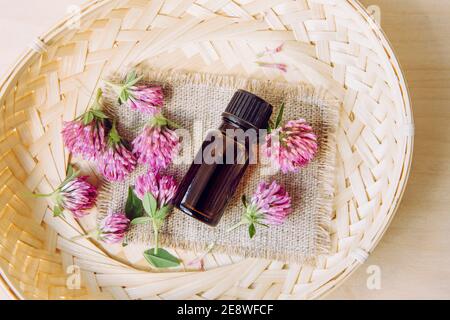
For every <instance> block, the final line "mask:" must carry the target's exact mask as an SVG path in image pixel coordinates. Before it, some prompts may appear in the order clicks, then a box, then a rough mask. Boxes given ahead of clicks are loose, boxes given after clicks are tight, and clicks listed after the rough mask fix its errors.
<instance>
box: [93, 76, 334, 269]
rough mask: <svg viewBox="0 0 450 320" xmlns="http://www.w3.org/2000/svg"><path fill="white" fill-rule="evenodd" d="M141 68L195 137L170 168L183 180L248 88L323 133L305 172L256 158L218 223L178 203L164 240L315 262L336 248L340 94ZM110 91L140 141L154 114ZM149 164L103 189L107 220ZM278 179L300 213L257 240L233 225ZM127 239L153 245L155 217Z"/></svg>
mask: <svg viewBox="0 0 450 320" xmlns="http://www.w3.org/2000/svg"><path fill="white" fill-rule="evenodd" d="M140 73H141V74H142V75H143V76H144V80H146V82H148V83H149V84H150V85H160V86H162V87H163V90H164V96H165V103H164V114H165V115H166V116H167V117H169V118H170V119H171V120H173V121H175V122H176V123H177V124H178V125H180V126H181V128H183V129H185V130H188V131H189V133H190V137H189V139H185V141H184V143H183V149H184V152H182V153H183V154H184V157H182V159H181V157H180V158H179V159H178V161H175V163H174V164H172V165H171V166H170V167H169V168H168V170H165V171H164V173H165V174H171V175H173V176H174V177H175V178H176V179H177V181H181V179H182V178H183V176H184V174H185V173H186V172H187V170H188V169H189V166H190V165H191V163H192V161H193V160H194V156H195V154H196V153H197V151H198V150H196V149H198V146H199V145H201V143H202V141H203V139H204V137H205V135H206V133H207V132H208V131H209V130H213V129H216V128H217V127H218V126H219V124H220V122H221V114H222V112H223V111H224V109H225V107H226V106H227V104H228V103H229V101H230V100H231V98H232V96H233V94H234V93H235V92H236V90H238V89H245V90H248V91H250V92H252V93H254V94H257V95H258V96H260V97H262V98H263V99H264V100H266V101H268V102H269V103H270V104H271V105H273V106H277V107H275V110H274V114H277V112H278V107H279V106H280V105H281V103H283V102H284V103H285V110H284V118H285V119H300V118H304V119H307V120H308V122H309V123H310V124H311V125H312V126H313V128H314V132H315V133H316V134H317V135H318V144H319V146H320V148H319V152H318V154H317V156H316V159H315V161H313V162H312V163H311V164H310V165H308V166H307V167H306V168H303V169H302V170H301V171H300V172H298V173H291V174H282V173H281V172H280V173H276V172H272V173H268V172H267V171H268V169H269V166H270V163H268V164H264V163H263V161H261V160H260V161H259V165H251V166H250V167H249V168H248V170H247V171H246V174H245V176H244V178H243V180H242V181H241V183H240V185H239V187H238V189H237V190H236V192H235V195H234V197H233V198H232V199H231V201H230V203H229V205H228V206H227V209H226V211H225V214H224V216H223V218H222V220H221V221H220V224H219V225H218V226H217V227H215V228H210V227H208V226H206V225H205V224H203V223H200V222H199V221H197V220H195V219H192V218H191V217H189V216H187V215H185V214H183V213H182V212H180V211H178V210H174V212H173V214H172V215H170V216H169V217H168V219H167V221H166V223H165V225H164V228H163V230H162V234H161V244H162V245H165V246H171V247H176V248H183V249H189V250H196V251H200V252H201V251H202V250H206V249H207V248H208V246H210V245H211V243H215V246H214V252H221V253H228V254H235V255H241V256H243V257H256V258H266V259H277V260H282V261H289V262H296V263H305V262H314V260H315V257H317V256H318V255H319V254H326V253H328V252H329V247H330V234H329V225H330V221H331V205H332V198H333V186H334V167H335V159H336V141H335V136H336V134H335V133H336V131H337V124H338V108H339V104H338V103H337V101H336V100H333V99H332V98H330V97H328V98H327V96H326V93H325V92H323V91H320V90H315V89H314V88H313V87H311V86H308V85H304V84H299V85H289V84H286V83H283V82H273V81H259V80H251V79H243V78H236V77H228V76H220V75H211V74H201V73H179V72H171V73H166V72H156V71H150V72H148V71H145V70H144V71H141V72H140ZM104 97H105V99H104V100H105V104H106V108H107V110H108V111H109V112H110V113H111V114H112V115H113V116H114V117H115V119H117V121H118V130H119V132H120V134H121V136H122V137H124V138H125V139H127V140H128V141H132V140H133V139H134V138H135V137H136V136H137V135H138V134H139V133H140V132H141V130H142V127H143V126H144V125H145V124H146V123H147V122H148V120H149V116H148V115H147V116H146V115H144V114H142V113H141V112H138V111H133V110H130V109H129V108H128V107H127V106H124V105H120V104H119V103H118V101H117V94H115V93H114V92H112V90H108V89H106V90H105V94H104ZM181 160H184V161H181ZM180 162H181V163H180ZM146 170H148V168H147V166H140V167H138V168H137V170H136V171H135V172H133V174H132V175H131V176H130V177H129V178H128V179H126V181H124V182H122V183H110V184H106V185H104V186H102V190H103V192H102V193H101V195H100V197H99V198H100V201H98V203H97V205H98V208H99V211H100V214H99V219H102V218H103V217H104V216H105V215H107V214H108V212H121V211H124V208H125V203H126V200H127V195H128V187H129V186H130V185H135V179H136V177H137V176H139V175H142V174H144V173H145V172H146ZM273 180H276V181H277V182H278V183H280V184H282V185H283V186H285V187H286V189H287V191H288V192H289V194H290V195H291V197H292V201H293V212H292V214H290V216H289V218H288V219H287V221H286V222H285V223H284V224H283V225H281V226H277V227H273V228H268V229H265V228H259V229H260V230H258V235H257V236H256V237H255V238H254V239H252V240H251V241H250V240H249V237H248V231H247V228H244V227H242V228H239V229H236V230H234V231H233V232H227V229H228V228H230V227H231V226H233V225H234V224H236V223H238V222H239V221H240V219H241V216H242V213H243V212H245V208H244V206H243V205H242V202H241V196H242V195H243V194H246V195H247V196H248V197H251V195H252V193H253V192H254V191H255V190H256V188H257V184H258V183H259V181H267V182H271V181H273ZM127 242H128V243H142V244H147V246H148V247H149V248H150V246H151V244H152V242H153V233H152V226H151V224H146V225H137V226H132V227H131V230H130V232H129V234H128V236H127Z"/></svg>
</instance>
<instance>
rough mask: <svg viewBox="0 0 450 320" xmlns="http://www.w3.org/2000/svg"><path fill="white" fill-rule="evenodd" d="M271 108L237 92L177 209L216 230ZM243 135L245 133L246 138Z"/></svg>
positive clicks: (183, 189)
mask: <svg viewBox="0 0 450 320" xmlns="http://www.w3.org/2000/svg"><path fill="white" fill-rule="evenodd" d="M271 114H272V106H271V105H270V104H269V103H267V102H266V101H264V100H263V99H261V98H260V97H258V96H256V95H254V94H252V93H250V92H247V91H244V90H239V91H237V92H236V93H235V94H234V96H233V98H232V99H231V101H230V103H229V105H228V107H227V108H226V109H225V112H224V113H223V114H222V124H221V125H220V127H219V129H218V130H215V131H209V133H208V135H207V137H206V138H205V141H204V142H203V144H202V147H201V149H200V151H199V152H198V153H197V155H196V157H195V160H194V162H193V163H192V165H191V167H190V168H189V170H188V172H187V173H186V175H185V176H184V178H183V180H182V181H181V184H180V187H179V188H178V192H177V195H176V196H175V201H174V203H175V206H176V207H177V208H178V209H180V210H181V211H183V212H184V213H186V214H188V215H190V216H192V217H194V218H196V219H198V220H200V221H202V222H204V223H206V224H208V225H210V226H216V225H217V224H218V223H219V221H220V218H221V217H222V215H223V212H224V210H225V207H226V205H227V203H228V201H229V200H230V198H231V197H232V195H233V193H234V192H235V190H236V188H237V186H238V184H239V181H240V180H241V178H242V176H243V175H244V172H245V170H246V169H247V167H248V165H249V159H250V158H251V157H250V156H251V152H254V150H255V148H254V147H255V144H256V143H257V140H258V139H251V138H250V137H255V135H256V137H257V136H258V130H259V129H266V128H267V125H268V121H269V119H270V116H271ZM241 133H245V138H244V139H240V138H239V137H242V134H241Z"/></svg>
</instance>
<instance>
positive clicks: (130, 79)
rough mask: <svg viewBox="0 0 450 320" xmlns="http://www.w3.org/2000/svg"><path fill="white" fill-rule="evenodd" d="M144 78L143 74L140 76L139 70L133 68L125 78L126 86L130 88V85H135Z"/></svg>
mask: <svg viewBox="0 0 450 320" xmlns="http://www.w3.org/2000/svg"><path fill="white" fill-rule="evenodd" d="M142 78H143V76H140V77H138V76H137V72H136V71H135V70H133V71H131V72H130V73H128V75H127V78H126V80H125V84H124V87H126V88H130V87H132V86H134V85H135V84H136V83H138V82H139V81H141V79H142Z"/></svg>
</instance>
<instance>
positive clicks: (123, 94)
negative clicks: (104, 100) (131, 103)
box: [119, 89, 130, 103]
mask: <svg viewBox="0 0 450 320" xmlns="http://www.w3.org/2000/svg"><path fill="white" fill-rule="evenodd" d="M129 97H130V94H129V92H128V90H127V89H122V91H121V92H120V96H119V101H120V103H125V102H127V101H128V98H129Z"/></svg>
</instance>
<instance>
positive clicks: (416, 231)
mask: <svg viewBox="0 0 450 320" xmlns="http://www.w3.org/2000/svg"><path fill="white" fill-rule="evenodd" d="M84 2H85V0H58V1H55V0H39V1H32V0H14V1H1V2H0V41H1V50H0V76H2V75H4V74H5V73H6V71H7V70H8V69H9V68H10V66H11V65H12V64H13V63H14V62H15V61H16V58H17V57H18V56H19V55H20V54H21V53H22V52H23V51H24V50H25V48H26V47H27V46H28V44H29V43H31V41H32V39H33V38H34V37H36V36H38V35H39V34H41V33H43V32H45V31H46V30H48V29H49V28H50V27H51V26H52V25H53V24H54V23H56V22H57V21H59V20H60V18H61V17H63V16H64V15H65V13H66V12H67V10H68V8H69V7H70V5H76V4H81V3H84ZM362 3H363V4H364V5H366V6H369V5H378V6H379V7H380V8H381V25H382V27H383V29H384V30H385V32H386V34H387V36H388V38H389V39H390V41H391V43H392V45H393V47H394V50H395V51H396V53H397V56H398V58H399V60H400V63H401V65H402V66H403V70H404V72H405V75H406V78H407V81H408V84H409V88H410V94H411V98H412V105H413V109H414V118H415V122H416V140H415V150H414V163H413V170H412V175H411V178H410V180H409V184H408V187H407V190H406V193H405V196H404V198H403V201H402V204H401V206H400V209H399V211H398V212H397V214H396V217H395V218H394V221H393V223H392V225H391V226H390V228H389V230H388V231H387V233H386V235H385V236H384V238H383V239H382V241H381V242H380V244H379V245H378V247H377V249H376V250H375V252H373V253H372V255H371V257H370V258H369V260H368V261H367V262H366V264H365V265H363V266H362V267H361V268H360V269H358V271H356V272H355V274H354V275H352V277H351V278H350V279H349V280H348V281H347V282H346V283H344V284H343V285H342V286H341V287H339V288H338V289H337V290H335V291H334V292H333V293H331V294H330V295H329V296H328V297H329V298H334V299H396V298H399V299H410V298H411V299H413V298H415V299H432V298H434V299H442V298H446V299H449V298H450V268H449V267H450V236H449V234H450V123H447V121H449V122H450V0H362ZM371 265H376V266H378V267H379V268H380V270H381V289H380V290H369V289H368V288H367V285H366V281H367V278H368V276H369V275H368V273H367V268H368V267H369V266H371ZM2 297H3V298H6V295H5V293H4V292H3V290H2V289H1V288H0V298H2Z"/></svg>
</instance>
